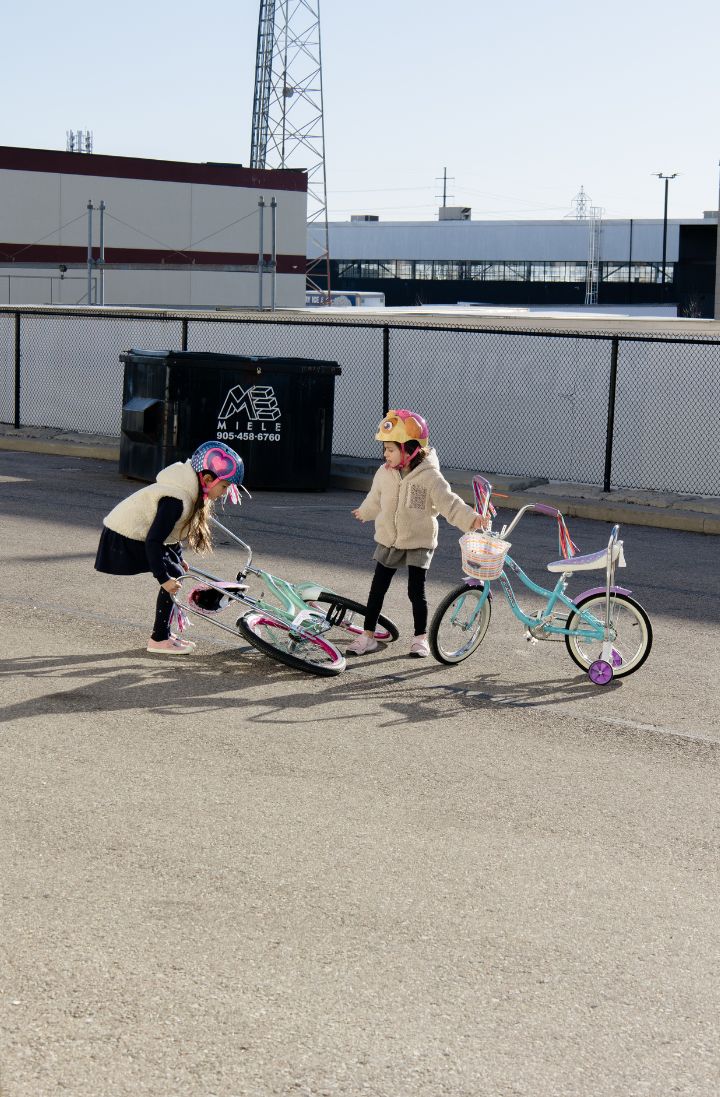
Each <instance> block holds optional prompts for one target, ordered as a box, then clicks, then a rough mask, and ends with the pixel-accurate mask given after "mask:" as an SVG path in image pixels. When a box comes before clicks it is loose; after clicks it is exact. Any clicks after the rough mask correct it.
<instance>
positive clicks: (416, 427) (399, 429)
mask: <svg viewBox="0 0 720 1097" xmlns="http://www.w3.org/2000/svg"><path fill="white" fill-rule="evenodd" d="M428 437H429V431H428V425H427V423H426V422H425V420H424V419H423V417H422V415H418V414H417V412H414V411H408V410H407V408H403V409H400V410H391V411H389V412H388V413H387V415H386V416H385V418H384V419H383V421H382V422H381V423H380V424H379V426H378V432H377V434H376V435H375V440H376V441H377V442H395V443H396V444H397V445H399V446H402V445H404V444H405V442H417V443H418V444H419V445H421V446H426V445H427V444H428Z"/></svg>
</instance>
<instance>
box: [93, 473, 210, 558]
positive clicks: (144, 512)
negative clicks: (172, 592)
mask: <svg viewBox="0 0 720 1097" xmlns="http://www.w3.org/2000/svg"><path fill="white" fill-rule="evenodd" d="M199 492H200V481H199V479H198V474H197V473H196V472H195V469H194V468H193V467H192V465H191V464H190V462H189V461H176V462H175V464H174V465H168V467H167V468H165V469H161V471H160V472H159V473H158V474H157V478H156V481H155V483H154V484H148V486H147V487H145V488H140V491H136V492H134V493H133V494H132V495H129V496H128V497H127V499H123V500H122V502H120V503H118V505H117V506H116V507H113V509H112V510H111V511H110V513H109V514H108V515H106V516H105V518H103V525H106V526H107V527H108V529H112V530H115V532H116V533H122V534H123V536H124V537H130V538H131V539H132V540H133V541H144V540H145V538H146V537H147V535H148V532H149V530H150V526H151V525H152V524H153V521H154V520H155V514H156V513H157V508H158V503H159V502H160V500H161V499H162V498H163V497H165V496H170V497H171V498H172V499H179V500H180V502H181V503H182V508H183V509H182V514H181V515H180V517H179V519H178V521H177V523H176V524H175V526H174V527H173V529H171V530H170V533H169V534H168V535H167V537H166V538H165V544H166V545H173V544H175V542H176V541H179V540H180V539H181V537H182V530H183V526H184V525H185V523H186V522H187V519H188V517H189V516H190V514H191V512H192V509H193V507H194V506H195V503H196V501H197V497H198V494H199Z"/></svg>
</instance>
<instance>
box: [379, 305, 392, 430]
mask: <svg viewBox="0 0 720 1097" xmlns="http://www.w3.org/2000/svg"><path fill="white" fill-rule="evenodd" d="M389 407H390V328H389V327H388V326H387V324H386V325H385V326H384V327H383V406H382V411H381V412H380V414H381V415H384V414H385V412H386V411H388V409H389Z"/></svg>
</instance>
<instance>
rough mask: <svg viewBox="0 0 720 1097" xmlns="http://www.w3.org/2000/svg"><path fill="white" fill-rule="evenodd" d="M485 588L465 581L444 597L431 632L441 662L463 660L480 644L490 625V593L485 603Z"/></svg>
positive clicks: (433, 621) (431, 641) (433, 649)
mask: <svg viewBox="0 0 720 1097" xmlns="http://www.w3.org/2000/svg"><path fill="white" fill-rule="evenodd" d="M482 597H483V588H482V587H469V586H467V585H466V584H465V583H463V585H462V586H461V587H457V588H456V589H455V590H451V591H450V593H449V594H448V595H447V596H446V597H445V598H444V599H443V600H442V602H441V603H440V605H439V606H438V608H437V609H436V610H435V613H434V615H433V619H432V621H431V623H430V629H429V631H428V640H429V641H430V650H431V651H432V653H433V655H434V656H435V658H436V659H437V660H438V662H440V663H447V664H453V663H462V661H463V659H467V657H468V655H472V653H473V652H474V651H475V649H476V648H478V647H479V646H480V644H481V643H482V641H483V638H484V636H485V633H486V632H487V630H488V626H489V624H490V615H491V612H492V608H491V606H490V597H489V595H488V596H487V597H486V598H485V601H484V602H482V604H481V599H482Z"/></svg>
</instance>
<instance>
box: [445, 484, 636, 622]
mask: <svg viewBox="0 0 720 1097" xmlns="http://www.w3.org/2000/svg"><path fill="white" fill-rule="evenodd" d="M475 479H476V480H477V481H479V483H480V485H481V487H482V496H481V497H482V500H483V502H482V507H481V509H480V513H481V514H482V515H483V517H485V516H486V515H487V514H488V511H489V509H490V495H491V490H492V487H491V484H490V483H489V481H487V480H485V479H484V477H480V476H479V477H476V478H475ZM476 499H478V495H477V493H476ZM528 511H535V513H537V514H546V515H548V516H550V517H553V518H558V517H559V518H562V515H561V513H560V511H558V510H557V508H556V507H552V506H549V505H548V504H546V503H528V504H526V505H525V506H524V507H521V508H520V510H519V511H518V512H517V514H516V515H515V517H514V518H513V520H512V521H511V522H510V523H508V524H506V525H504V526H503V527H502V529H501V531H500V534H499V536H500V538H501V539H503V540H505V539H506V538H507V537H508V536H509V535H510V533H511V532H512V531H513V530H514V529H515V527H516V526H517V524H518V523H519V522H520V521H521V519H522V518H523V517H524V515H525V514H527V512H528ZM493 513H494V510H493ZM619 531H620V527H619V526H618V525H616V526H613V529H612V533H611V534H610V540H609V542H608V551H607V566H606V576H605V578H606V582H605V586H604V587H594V588H592V589H591V590H586V591H583V592H582V593H581V594H579V595H577V597H576V598H575V599H571V598H569V597H568V596H567V595H566V594H565V590H566V588H567V585H568V575H569V574H571V569H570V568H569V569H568V571H567V572H562V573H561V574H560V575H559V577H558V581H557V583H556V584H555V586H554V588H553V589H552V590H550V589H548V588H547V587H542V586H540V585H539V584H538V583H535V582H534V581H533V580H532V579H531V578H530V577H529V576H528V575H527V574H526V573H525V572H524V571H523V569H522V568H521V567H520V565H519V564H518V563H517V562H516V561H515V560H513V558H512V557H511V556H509V555H508V556H506V557H505V567H504V569H503V571H502V572H501V574H500V576H499V577H498V579H497V580H495V579H485V580H481V579H473V578H469V577H467V578H466V579H465V582H466V583H467V585H468V586H469V587H479V586H481V587H482V588H483V596H482V597H481V598H479V599H478V602H477V605H476V607H475V612H474V613H473V615H472V618H471V619H470V621H469V622H468V624H469V625H473V624H474V623H475V620H476V619H477V617H478V615H479V613H480V611H481V609H482V606H483V604H484V602H485V599H486V598H489V597H490V591H491V586H492V584H493V583H495V582H499V583H500V587H501V590H502V592H503V594H504V596H505V599H506V601H507V603H508V605H509V606H510V609H511V611H512V613H513V615H514V616H515V617H516V618H517V619H518V620H519V621H521V622H522V624H524V625H525V627H526V629H527V631H528V636H529V638H531V639H536V638H537V635H536V634H537V633H538V632H540V634H541V635H544V636H551V635H556V636H570V635H573V636H577V637H580V638H582V639H587V640H603V641H604V642H605V643H607V642H608V641H609V640H610V634H611V625H610V617H611V595H612V594H613V593H618V594H626V595H628V594H630V591H629V590H626V589H625V588H624V587H618V586H615V584H614V578H615V566H616V556H617V551H616V545H617V540H618V534H619ZM508 571H509V572H511V573H512V574H514V575H515V576H517V578H518V579H519V580H520V582H521V583H523V584H524V586H525V587H527V589H528V590H530V591H532V592H533V593H534V594H538V595H540V596H541V597H543V598H545V599H546V602H545V607H544V609H542V610H540V611H538V612H537V613H534V614H532V615H529V614H527V613H525V612H524V610H523V609H522V608H521V606H520V604H519V603H518V600H517V597H516V595H515V591H514V589H513V586H512V583H511V581H510V579H509V577H508V574H507V572H508ZM600 593H602V594H605V620H604V621H600V620H599V619H598V618H597V617H595V616H594V615H593V614H592V613H589V612H588V611H587V610H583V609H582V608H581V607H579V606H578V605H577V603H578V602H580V601H582V600H583V599H584V598H586V597H588V596H589V595H591V594H600ZM558 604H560V605H561V606H562V607H564V608H565V609H566V610H568V612H572V613H573V614H574V615H575V616H576V618H577V617H579V618H580V619H581V621H582V622H583V624H584V625H586V626H587V628H573V629H568V628H565V627H561V626H560V625H554V624H552V618H553V614H554V613H555V610H556V608H557V606H558ZM459 609H460V606H459V605H458V607H457V608H456V610H455V612H454V613H453V616H452V618H451V620H453V621H454V620H455V618H456V615H457V613H458V612H459Z"/></svg>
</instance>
